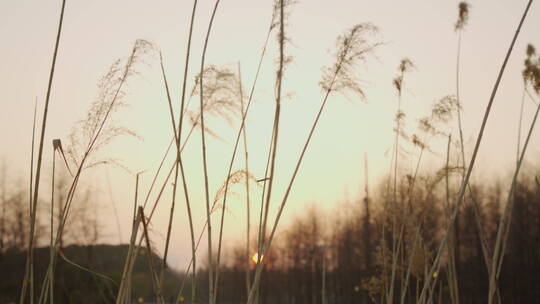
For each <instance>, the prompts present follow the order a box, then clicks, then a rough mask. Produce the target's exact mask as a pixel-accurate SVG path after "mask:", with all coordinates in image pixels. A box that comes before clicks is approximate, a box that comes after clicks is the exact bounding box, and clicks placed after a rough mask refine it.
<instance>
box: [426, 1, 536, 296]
mask: <svg viewBox="0 0 540 304" xmlns="http://www.w3.org/2000/svg"><path fill="white" fill-rule="evenodd" d="M532 2H533V0H529V2H528V4H527V7H526V8H525V11H524V13H523V16H522V17H521V20H520V22H519V25H518V27H517V30H516V32H515V34H514V37H513V38H512V42H511V43H510V47H509V48H508V51H507V53H506V56H505V58H504V61H503V63H502V66H501V68H500V71H499V75H498V76H497V80H496V81H495V84H494V87H493V90H492V92H491V95H490V98H489V102H488V104H487V106H486V110H485V113H484V117H483V119H482V125H481V127H480V131H479V133H478V137H477V139H476V144H475V146H474V150H473V154H472V156H471V160H470V162H469V167H468V168H467V174H466V175H465V179H464V180H463V182H462V183H461V186H460V190H459V195H458V199H457V201H456V204H455V206H454V210H453V213H452V217H451V219H450V223H449V225H448V227H447V229H446V231H445V233H444V236H443V239H442V241H441V243H440V245H439V247H438V250H437V253H436V256H435V259H434V261H433V264H432V266H431V268H430V270H429V272H428V274H427V276H426V280H425V282H424V286H423V288H422V292H421V294H420V299H419V300H420V302H421V303H425V300H426V296H427V294H426V293H427V292H428V290H429V289H430V286H431V280H432V278H433V273H434V272H435V271H436V270H437V269H438V267H439V263H440V258H441V255H442V252H443V250H444V247H445V246H446V244H447V242H448V236H449V233H450V231H451V229H452V227H453V224H454V222H455V220H456V217H457V214H458V211H459V207H460V206H461V203H462V202H463V197H464V195H465V190H466V189H467V187H466V186H467V184H468V182H469V178H470V176H471V173H472V169H473V167H474V164H475V161H476V156H477V154H478V150H479V148H480V143H481V142H482V137H483V135H484V130H485V127H486V124H487V120H488V118H489V114H490V112H491V107H492V105H493V101H494V100H495V95H496V94H497V90H498V88H499V84H500V82H501V79H502V75H503V74H504V70H505V69H506V64H507V63H508V59H509V58H510V55H511V54H512V51H513V49H514V44H515V42H516V40H517V37H518V36H519V32H520V30H521V27H522V25H523V22H524V21H525V17H526V16H527V13H528V12H529V9H530V7H531V4H532Z"/></svg>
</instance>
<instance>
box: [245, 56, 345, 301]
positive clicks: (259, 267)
mask: <svg viewBox="0 0 540 304" xmlns="http://www.w3.org/2000/svg"><path fill="white" fill-rule="evenodd" d="M342 64H343V61H340V62H339V63H338V64H337V69H336V73H335V74H334V75H333V77H332V80H331V82H330V85H329V87H328V89H327V90H326V93H325V95H324V98H323V101H322V103H321V106H320V109H319V111H318V113H317V116H316V117H315V120H314V122H313V125H312V126H311V129H310V131H309V135H308V137H307V139H306V141H305V143H304V147H303V148H302V152H301V153H300V157H299V158H298V161H297V163H296V167H295V169H294V171H293V175H292V177H291V180H290V181H289V185H288V186H287V189H286V191H285V195H284V197H283V200H282V202H281V204H280V206H279V209H278V214H277V216H276V219H275V221H274V225H273V226H272V231H271V233H270V236H269V237H268V240H267V242H266V244H265V246H264V250H263V252H264V253H267V252H268V250H269V249H270V246H271V245H272V240H273V238H274V235H275V233H276V229H277V225H278V224H279V220H280V219H281V215H282V213H283V210H284V208H285V205H286V203H287V200H288V198H289V194H290V192H291V190H292V185H293V184H294V181H295V180H296V176H297V174H298V171H299V170H300V166H301V164H302V160H303V159H304V155H305V153H306V150H307V148H308V146H309V143H310V142H311V138H312V137H313V133H314V132H315V129H316V127H317V124H318V122H319V119H320V117H321V115H322V112H323V110H324V107H325V105H326V103H327V101H328V97H329V96H330V93H331V92H332V90H333V86H334V83H335V81H336V78H337V75H338V73H339V71H340V70H341V66H342ZM262 264H263V263H258V264H257V266H256V268H255V278H254V280H253V285H252V286H251V290H250V294H249V298H248V304H252V303H253V301H254V299H255V294H256V290H257V289H258V285H259V283H260V279H261V272H262V266H263V265H262Z"/></svg>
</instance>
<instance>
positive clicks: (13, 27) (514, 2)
mask: <svg viewBox="0 0 540 304" xmlns="http://www.w3.org/2000/svg"><path fill="white" fill-rule="evenodd" d="M458 3H459V1H453V0H452V1H449V0H447V1H429V0H409V1H397V0H394V1H390V0H380V1H351V0H333V1H323V0H310V1H308V0H305V1H298V3H296V4H294V5H293V6H292V7H291V9H290V15H289V20H288V26H287V29H286V31H287V36H288V38H289V39H290V41H289V42H288V43H287V45H286V52H287V54H288V55H290V56H292V58H293V61H292V63H291V64H290V65H289V66H288V68H287V70H286V72H285V79H284V92H285V94H286V95H287V98H286V99H285V100H284V102H283V107H282V118H281V122H282V124H281V126H280V132H281V135H280V136H281V137H280V138H279V148H278V152H277V153H278V154H277V163H278V166H277V168H276V177H275V181H276V182H275V183H276V184H275V186H276V189H275V192H274V194H273V197H274V200H273V205H272V206H273V207H271V208H272V210H271V212H272V213H271V216H274V215H275V212H276V211H277V204H278V203H279V202H280V201H281V198H282V195H283V192H284V190H285V187H286V185H287V183H288V181H289V179H290V176H291V174H292V170H293V168H294V165H295V163H296V160H297V159H298V156H299V153H300V149H301V147H302V144H303V142H304V140H305V138H306V137H307V134H308V131H309V127H310V126H311V123H312V121H313V119H314V117H315V114H316V111H317V110H318V107H319V105H320V102H321V100H322V94H321V89H320V87H319V81H320V78H321V69H322V68H323V67H324V66H329V65H331V64H332V63H333V62H334V61H335V59H334V57H333V53H334V50H335V49H336V47H335V41H336V38H337V37H338V35H340V34H342V33H343V32H344V31H345V30H347V29H349V28H351V26H353V25H354V24H357V23H363V22H370V23H372V24H374V25H375V26H377V27H378V28H379V34H378V35H377V36H373V37H371V38H370V39H372V41H374V42H377V41H378V42H382V45H381V46H379V47H378V48H377V49H376V50H375V52H374V54H373V56H372V57H371V58H370V59H368V60H367V61H366V62H365V63H363V64H362V65H361V69H359V70H358V71H357V72H358V75H359V77H360V79H361V80H362V82H361V84H362V89H363V90H364V92H365V96H366V99H365V100H364V101H362V100H359V99H358V98H357V97H355V96H350V97H349V98H345V97H343V96H341V95H338V94H336V95H332V96H331V99H330V101H329V104H328V107H327V108H326V110H325V113H324V114H323V116H322V118H321V121H320V124H319V126H318V129H317V131H316V132H315V135H314V138H313V141H312V143H311V146H310V147H309V149H308V152H307V155H306V158H305V159H304V163H303V166H302V168H301V172H300V174H299V176H298V178H297V181H296V184H295V185H294V188H293V192H292V194H291V197H290V198H289V203H288V205H287V207H286V209H285V215H284V219H283V222H282V223H281V227H284V226H286V224H287V222H289V221H291V219H293V218H294V217H295V216H297V215H299V214H301V212H302V211H303V210H305V209H306V208H307V207H308V206H309V205H316V206H317V207H318V208H319V209H321V210H324V211H326V212H332V211H333V210H334V209H335V208H336V206H337V205H338V204H340V203H342V202H344V201H347V200H351V201H353V200H355V199H357V198H359V197H361V195H362V191H363V190H362V189H363V184H364V155H365V154H367V156H368V160H369V177H370V184H371V185H373V186H375V185H376V184H377V182H378V181H380V179H381V178H382V177H383V176H384V175H385V174H387V172H388V170H389V168H390V160H391V150H392V144H393V136H394V133H393V128H394V121H393V119H394V114H395V111H396V107H397V97H396V92H395V89H394V87H393V86H392V79H393V78H394V77H395V76H396V75H397V66H398V64H399V62H400V60H401V59H402V58H403V57H408V58H410V59H411V60H412V61H413V62H414V63H415V66H416V68H415V69H414V70H413V71H412V72H411V73H410V74H408V75H407V76H406V78H405V88H404V94H403V99H402V108H403V111H404V112H405V114H406V115H407V123H406V128H407V130H409V131H410V133H414V130H415V126H416V120H417V119H418V118H420V117H422V116H424V115H427V114H429V110H430V107H431V105H432V104H433V102H435V101H437V100H439V99H440V98H442V97H443V96H445V95H449V94H455V90H456V80H455V78H456V75H455V72H456V50H457V38H458V35H457V34H456V32H455V31H454V23H455V21H456V19H457V12H458V11H457V5H458ZM526 3H527V1H524V0H471V1H470V4H471V11H470V19H469V23H468V25H467V26H466V27H465V30H464V32H463V36H462V53H461V81H460V86H461V88H460V90H461V102H462V105H463V108H464V113H463V126H464V130H465V134H464V135H465V141H466V146H465V149H466V153H467V155H468V156H470V154H471V151H472V147H473V144H474V141H475V139H476V135H477V132H478V129H479V126H480V122H481V118H482V115H483V113H484V109H485V105H486V104H487V102H488V99H489V95H490V93H491V89H492V87H493V84H494V82H495V79H496V77H497V73H498V71H499V69H500V65H501V63H502V61H503V59H504V55H505V54H506V52H507V49H508V46H509V45H510V41H511V38H512V36H513V34H514V32H515V30H516V27H517V25H518V22H519V20H520V18H521V15H522V13H523V10H524V8H525V5H526ZM60 5H61V1H52V0H44V1H29V0H18V1H2V2H0V39H1V41H2V47H0V67H1V73H0V84H1V85H0V88H1V89H0V100H1V103H0V129H1V130H2V132H1V133H0V142H1V145H0V161H3V162H4V164H5V166H6V167H7V172H8V176H9V184H10V186H12V187H15V188H23V189H26V188H25V187H26V185H27V184H28V183H27V180H28V178H29V167H30V166H29V160H30V145H31V134H32V117H33V108H34V102H35V100H36V99H37V102H38V122H40V121H41V116H42V110H43V104H44V100H45V94H46V89H47V80H48V74H49V69H50V62H51V58H52V52H53V49H54V39H55V37H56V31H57V25H58V15H59V11H60ZM213 5H214V2H213V1H200V3H199V6H198V11H197V14H196V19H195V30H194V35H193V37H194V38H193V49H192V57H191V62H190V70H189V76H188V83H189V85H190V87H189V88H188V89H189V90H190V89H191V86H192V85H193V83H194V82H193V79H194V76H195V75H196V74H197V73H198V71H199V70H200V61H201V60H200V59H201V57H200V55H201V51H202V46H203V43H204V35H205V32H206V29H207V27H208V22H209V20H210V14H211V9H212V7H213ZM272 5H273V3H272V1H263V0H257V1H253V0H251V1H249V0H223V1H222V2H221V4H220V6H219V9H218V11H217V15H216V18H215V20H214V27H213V30H212V34H211V37H210V42H209V48H208V51H207V58H206V63H207V64H214V65H217V66H225V67H228V68H230V69H232V70H233V71H236V70H237V65H238V62H240V64H241V75H242V81H243V86H244V90H245V91H246V92H249V90H250V88H251V85H252V83H253V79H254V75H255V71H256V67H257V63H258V60H259V56H260V53H261V49H262V46H263V43H264V40H265V37H266V33H267V30H268V27H269V23H270V20H271V16H272ZM191 8H192V2H191V1H172V0H162V1H140V0H135V1H134V0H131V1H128V0H121V1H120V0H118V1H105V0H79V1H67V4H66V9H65V17H64V27H63V32H62V37H61V41H60V47H59V54H58V61H57V65H56V74H55V78H54V81H53V86H52V93H51V100H50V109H49V116H48V127H47V130H46V140H45V143H46V145H45V154H44V164H43V168H44V171H43V175H42V181H43V183H44V184H43V185H44V186H42V188H41V189H40V197H42V198H43V208H44V209H45V210H47V208H48V206H47V205H46V204H47V198H48V197H49V194H50V186H49V185H50V180H51V179H50V176H51V167H52V163H51V152H52V145H51V144H50V143H51V141H52V139H55V138H60V139H62V142H63V143H64V145H67V143H68V141H69V138H68V135H69V134H70V132H71V131H72V129H73V128H74V127H75V126H76V123H77V121H80V120H81V119H83V118H84V117H85V113H86V111H87V109H88V106H89V105H90V103H91V102H92V101H94V99H95V98H96V95H97V87H96V83H97V81H98V79H99V78H100V77H101V76H102V75H103V74H105V73H106V71H107V69H108V67H109V66H110V65H111V64H112V63H113V62H114V60H116V59H118V58H125V57H127V56H128V55H129V52H130V50H131V48H132V46H133V43H134V41H135V40H136V39H139V38H141V39H146V40H148V41H151V42H152V43H154V44H155V46H156V47H157V48H159V49H160V50H161V52H162V54H163V59H164V63H165V69H166V72H167V77H168V81H169V86H170V87H171V94H172V98H173V101H174V102H176V105H175V107H176V110H177V111H178V108H179V107H178V103H179V99H180V98H179V96H180V87H181V81H182V75H183V70H184V56H185V49H186V43H187V34H188V25H189V17H190V13H191ZM538 28H540V7H537V6H536V5H534V4H533V6H532V8H531V11H530V13H529V16H528V18H527V20H526V21H525V23H524V26H523V29H522V32H521V33H520V36H519V38H518V40H517V42H516V45H515V49H514V53H513V54H512V57H511V58H510V61H509V63H508V66H507V69H506V72H505V74H504V77H503V79H502V83H501V86H500V88H499V92H498V94H497V98H496V100H495V104H494V108H493V112H492V115H491V117H490V119H489V121H488V126H487V129H486V134H485V138H484V141H483V143H482V147H481V150H480V154H479V159H478V162H477V167H476V168H475V171H474V172H473V177H474V178H475V179H484V178H486V176H495V175H497V176H500V177H501V178H504V177H506V176H508V174H510V172H511V170H512V166H513V165H514V164H515V154H516V133H517V121H518V116H519V104H520V101H521V95H522V90H523V81H522V78H521V70H522V66H523V60H524V58H525V47H526V45H527V44H528V43H532V44H533V45H535V46H537V47H540V37H539V36H538V35H535V30H537V29H538ZM276 33H277V32H273V33H272V37H271V39H270V44H269V48H268V52H267V55H266V57H265V59H264V63H263V66H262V71H261V76H260V81H259V83H258V85H257V87H256V90H255V95H254V100H253V107H252V109H251V110H250V113H249V116H248V118H247V132H248V133H247V135H248V145H249V147H248V149H249V156H250V158H249V166H250V171H251V173H252V174H253V175H254V176H255V178H262V177H263V176H264V169H265V162H266V155H267V150H268V145H269V141H270V134H271V126H272V119H273V111H274V104H275V101H274V82H275V75H276V69H277V58H278V55H279V53H278V48H277V39H276ZM137 71H138V74H137V75H135V76H134V77H133V78H132V79H131V80H130V81H129V83H128V87H127V91H128V95H127V96H126V98H125V101H126V102H127V103H128V105H129V106H128V107H126V108H123V109H121V111H119V112H118V113H115V114H114V116H113V120H114V122H115V123H116V124H118V125H120V126H123V127H126V128H129V129H131V130H133V131H135V132H136V133H137V134H139V135H140V137H141V139H140V140H139V139H135V138H118V139H116V140H115V141H114V142H112V143H111V144H110V145H109V146H108V147H107V148H106V149H104V150H102V151H101V152H100V156H102V157H104V158H113V159H116V160H118V162H119V163H121V164H122V166H123V167H125V168H126V169H128V170H129V171H130V172H131V174H130V173H129V172H128V170H125V169H121V168H119V167H118V166H115V167H112V166H101V167H97V168H95V169H88V170H87V171H85V173H84V175H83V180H82V182H83V186H84V188H91V189H93V191H92V193H93V194H94V195H95V202H93V204H95V208H96V210H97V213H98V214H99V217H100V223H101V224H102V226H103V227H102V233H103V238H102V242H110V243H118V242H119V241H120V240H121V241H122V242H128V241H129V230H130V227H131V215H132V208H133V193H134V185H135V177H134V176H133V175H132V174H134V173H136V172H140V171H144V173H142V174H141V177H140V189H139V190H140V192H141V193H143V194H141V195H140V196H142V197H144V196H146V191H147V190H148V187H149V185H150V182H151V180H152V177H153V174H154V172H155V170H156V169H157V167H158V165H159V162H160V160H161V157H162V156H163V153H164V151H165V150H166V148H167V146H168V144H169V141H170V139H171V136H172V130H171V126H170V125H171V123H170V117H169V112H168V106H167V99H166V94H165V90H164V84H163V79H162V77H161V71H160V69H159V56H158V55H157V54H154V55H151V56H148V57H146V58H145V64H143V65H141V66H139V67H138V69H137ZM535 98H536V101H537V102H538V101H539V100H540V98H538V96H535ZM198 102H199V100H198V98H194V99H193V100H192V103H191V106H190V107H191V108H192V109H196V108H197V104H198ZM534 108H535V105H534V103H533V102H532V101H531V100H530V99H527V100H526V106H525V113H526V114H525V120H524V121H525V126H527V127H528V124H529V122H530V119H531V117H532V114H533V110H534ZM39 125H40V123H39ZM208 126H209V128H211V129H212V130H213V131H214V132H215V133H216V134H217V135H219V139H216V138H211V137H210V139H209V141H208V147H207V151H208V166H209V175H210V176H209V179H210V197H211V198H212V197H214V194H215V193H216V191H217V190H218V188H219V186H220V185H221V184H222V183H223V182H224V181H225V178H226V172H227V171H226V170H227V166H228V163H229V159H230V156H231V153H232V148H233V144H234V139H235V136H236V132H237V129H238V119H237V118H236V119H235V120H234V122H233V123H232V124H229V123H227V122H226V121H224V120H223V119H216V118H209V120H208ZM452 126H453V127H454V132H453V136H454V138H457V133H456V132H455V130H456V129H455V126H456V125H455V124H453V125H452ZM200 134H201V133H200V130H199V129H197V131H196V132H195V133H194V134H193V137H192V138H190V140H189V142H188V144H187V146H186V150H185V151H184V153H183V156H184V162H185V164H186V165H185V166H186V175H187V177H188V181H189V182H190V191H191V192H190V194H191V199H192V204H193V209H194V218H195V225H196V227H195V229H196V234H197V235H198V233H199V231H200V230H201V229H202V227H203V225H204V220H205V212H206V210H205V207H204V184H203V182H204V179H203V175H202V159H201V153H200V151H201V147H200ZM536 134H537V133H536ZM536 134H533V138H532V140H531V143H530V145H531V146H530V150H528V154H527V155H528V160H529V161H530V162H533V161H534V155H536V154H537V153H538V152H540V141H539V140H538V136H537V135H536ZM431 148H432V150H433V153H430V154H429V157H427V158H426V160H425V162H424V163H423V165H422V167H421V170H424V171H425V172H428V171H429V170H431V171H432V170H433V169H434V168H435V169H437V168H440V167H441V166H443V165H444V153H445V144H444V140H438V141H434V142H433V146H432V147H431ZM454 149H455V148H454ZM409 152H410V153H411V155H410V156H409V157H408V158H407V159H406V161H404V164H403V167H402V168H401V170H403V171H404V172H406V171H407V170H411V168H412V167H413V162H414V161H415V160H416V153H417V152H418V151H417V150H414V149H409ZM454 152H455V153H457V151H454ZM242 155H243V150H241V153H240V154H239V157H238V158H237V162H236V166H235V168H243V157H240V156H242ZM172 162H173V159H172V155H171V156H169V158H168V159H167V161H166V163H165V167H166V169H165V171H166V170H167V169H168V167H170V166H171V164H172ZM163 177H164V175H163V174H162V175H160V178H159V179H158V181H162V180H163ZM108 181H110V185H111V191H110V192H109V190H108V188H109V186H108ZM160 183H161V182H160ZM160 183H158V184H159V185H161V184H160ZM167 189H168V190H167V192H166V193H165V196H164V197H163V199H162V201H161V202H160V207H159V208H158V211H157V214H156V218H154V219H153V220H152V230H153V234H154V236H153V237H154V241H155V243H156V245H157V248H158V250H159V251H160V252H161V251H162V248H163V243H164V239H165V235H166V227H167V220H168V212H169V208H170V201H171V200H170V193H171V191H170V189H171V186H169V187H168V188H167ZM179 189H180V190H181V188H179ZM233 190H234V192H235V193H236V194H237V195H234V196H231V198H230V200H229V201H228V203H229V204H230V205H229V207H228V213H227V217H226V231H225V235H226V238H227V240H228V245H229V246H232V245H234V244H235V243H238V242H240V241H241V240H243V239H244V234H245V220H246V215H245V202H244V192H243V188H242V187H234V188H233ZM83 191H84V190H83V189H82V188H81V193H79V194H81V196H82V192H83ZM180 193H181V192H180ZM260 193H261V189H260V188H259V187H257V186H256V185H253V186H252V195H253V197H252V202H253V204H255V205H254V207H253V208H252V217H253V218H255V217H256V215H257V214H258V213H257V212H258V206H259V204H260ZM154 195H155V193H154ZM154 195H152V196H151V197H154ZM113 202H114V203H115V204H116V206H117V208H118V211H119V214H120V224H121V231H122V233H121V236H119V233H118V229H117V228H116V219H115V216H114V211H113V210H114V209H113V207H112V204H113ZM214 221H215V223H214V227H216V228H217V226H218V225H217V224H218V216H217V213H216V214H215V215H214ZM253 221H254V220H253ZM189 240H190V238H189V228H188V222H187V217H186V210H185V202H184V199H183V195H180V199H179V200H178V202H177V208H176V210H175V217H174V226H173V242H172V245H171V263H172V264H173V265H174V266H175V267H177V268H179V269H182V268H185V267H187V263H188V262H189V257H190V254H191V253H190V245H189V244H190V243H189V242H190V241H189ZM204 254H205V250H202V251H201V252H199V255H201V256H202V255H204Z"/></svg>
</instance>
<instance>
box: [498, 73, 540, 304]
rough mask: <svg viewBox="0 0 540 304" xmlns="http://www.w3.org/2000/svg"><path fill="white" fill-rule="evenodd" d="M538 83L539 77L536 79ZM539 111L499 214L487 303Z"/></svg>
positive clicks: (502, 252)
mask: <svg viewBox="0 0 540 304" xmlns="http://www.w3.org/2000/svg"><path fill="white" fill-rule="evenodd" d="M537 81H538V82H539V83H540V79H539V80H537ZM539 112H540V103H539V104H538V106H537V108H536V112H535V114H534V118H533V120H532V122H531V125H530V127H529V132H528V133H527V137H526V139H525V143H524V144H523V149H522V150H521V154H520V157H519V160H518V163H517V165H516V169H515V172H514V176H513V178H512V184H511V186H510V190H509V191H508V197H507V199H506V206H505V208H504V212H503V214H502V216H501V220H500V224H499V227H498V229H497V239H496V241H495V248H494V251H493V258H492V259H491V261H492V264H491V273H490V276H489V295H488V303H490V304H491V303H493V301H494V298H493V297H494V295H495V290H496V288H497V287H496V285H497V280H498V278H499V274H500V270H501V267H502V263H503V259H504V254H505V249H506V244H507V241H508V231H509V230H510V223H511V221H512V217H511V216H512V208H513V205H514V200H513V197H514V191H515V188H516V184H517V180H518V176H519V171H520V169H521V165H522V164H523V159H524V158H525V152H526V150H527V146H528V145H529V140H530V139H531V135H532V132H533V130H534V126H535V124H536V120H537V118H538V113H539Z"/></svg>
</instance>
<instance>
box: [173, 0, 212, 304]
mask: <svg viewBox="0 0 540 304" xmlns="http://www.w3.org/2000/svg"><path fill="white" fill-rule="evenodd" d="M196 11H197V0H194V1H193V9H192V11H191V18H190V24H189V34H188V42H187V49H186V59H185V62H184V77H183V79H182V97H181V99H180V114H179V122H178V136H177V138H176V151H177V154H176V162H175V164H176V170H175V177H174V188H173V189H174V190H173V192H174V193H176V186H177V183H178V169H179V168H180V171H181V174H182V184H183V187H184V196H185V199H186V207H187V213H188V220H189V231H190V236H191V254H192V259H193V273H192V284H191V301H192V302H195V298H196V290H197V287H196V286H197V282H196V278H195V276H196V271H197V267H196V266H197V265H196V256H195V235H194V228H193V218H192V214H191V204H190V201H189V195H188V190H187V183H186V180H185V174H184V167H183V163H182V161H181V160H182V156H181V152H182V150H183V148H184V147H183V146H182V148H180V142H181V138H182V126H183V121H184V113H185V97H186V87H187V74H188V68H189V58H190V54H191V40H192V39H191V38H192V35H193V23H194V21H195V12H196ZM205 48H206V46H205ZM203 57H204V55H203ZM203 60H204V59H203ZM164 76H165V72H164ZM202 78H203V75H202V72H201V82H202ZM168 96H169V95H168ZM201 98H202V91H201ZM169 99H170V97H169ZM202 111H203V108H202V106H201V114H202ZM171 115H172V117H173V118H174V115H173V114H172V111H171ZM194 128H195V125H193V128H192V129H191V131H193V129H194ZM173 129H174V121H173ZM202 129H203V130H202V132H203V133H204V126H203V128H202ZM191 131H190V133H189V135H188V137H187V138H189V136H190V135H191ZM187 138H186V142H187ZM172 205H173V206H174V199H173V204H172Z"/></svg>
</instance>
